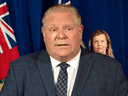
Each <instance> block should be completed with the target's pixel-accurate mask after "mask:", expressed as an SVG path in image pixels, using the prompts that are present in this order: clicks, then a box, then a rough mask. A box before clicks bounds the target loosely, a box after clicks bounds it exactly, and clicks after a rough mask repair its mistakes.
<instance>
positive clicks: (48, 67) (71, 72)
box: [0, 4, 128, 96]
mask: <svg viewBox="0 0 128 96" xmlns="http://www.w3.org/2000/svg"><path fill="white" fill-rule="evenodd" d="M42 23H43V27H42V33H43V36H44V42H45V45H46V50H42V51H39V52H36V53H33V54H29V55H26V56H22V57H20V58H19V59H17V60H15V61H13V62H11V64H10V70H9V72H8V77H7V79H6V82H5V85H4V87H3V89H2V92H1V93H0V96H128V82H127V79H126V78H125V76H124V74H123V70H122V67H121V64H120V63H119V62H118V61H117V60H115V59H113V58H111V57H108V56H106V55H102V54H99V53H95V52H90V51H88V50H87V49H84V48H82V47H80V42H81V40H82V32H83V25H81V17H80V15H79V14H78V12H77V10H76V9H75V8H74V7H73V6H68V5H63V4H60V5H56V6H53V7H51V8H50V9H48V10H47V11H46V13H45V14H44V17H43V20H42ZM62 62H63V64H67V65H68V67H67V69H66V71H65V72H66V74H68V75H65V77H67V79H65V80H67V81H68V82H67V84H63V83H65V82H62V84H63V86H65V85H66V87H65V89H66V91H65V92H66V95H58V93H57V92H58V91H59V90H61V87H60V89H57V86H59V84H58V83H59V80H58V78H59V74H60V73H59V72H60V71H62V69H61V68H60V66H58V65H59V64H60V63H62ZM63 86H62V87H63ZM65 89H63V90H62V91H61V93H63V91H64V90H65ZM57 90H58V91H57ZM61 93H59V94H61ZM64 94H65V93H64Z"/></svg>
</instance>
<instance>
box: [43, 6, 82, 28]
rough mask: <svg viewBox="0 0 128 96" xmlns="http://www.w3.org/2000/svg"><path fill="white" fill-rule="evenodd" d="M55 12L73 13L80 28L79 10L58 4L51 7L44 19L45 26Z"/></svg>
mask: <svg viewBox="0 0 128 96" xmlns="http://www.w3.org/2000/svg"><path fill="white" fill-rule="evenodd" d="M54 12H72V13H73V14H74V16H75V22H76V24H77V25H78V26H80V25H81V16H80V14H79V13H78V10H77V9H76V8H75V7H73V6H71V5H65V4H57V5H55V6H52V7H50V8H49V9H48V10H47V11H46V12H45V13H44V16H43V18H42V23H43V24H45V22H46V18H47V16H48V15H49V14H51V13H54Z"/></svg>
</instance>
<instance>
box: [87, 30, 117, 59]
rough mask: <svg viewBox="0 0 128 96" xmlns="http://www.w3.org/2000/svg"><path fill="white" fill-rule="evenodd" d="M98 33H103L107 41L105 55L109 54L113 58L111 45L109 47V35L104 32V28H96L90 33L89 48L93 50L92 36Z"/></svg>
mask: <svg viewBox="0 0 128 96" xmlns="http://www.w3.org/2000/svg"><path fill="white" fill-rule="evenodd" d="M100 34H104V35H105V37H106V41H107V48H106V55H108V56H110V57H112V58H115V57H114V55H113V50H112V47H111V40H110V37H109V35H108V34H107V32H105V31H104V30H96V31H94V32H93V33H92V35H91V37H90V39H89V50H92V51H93V37H94V36H97V35H100Z"/></svg>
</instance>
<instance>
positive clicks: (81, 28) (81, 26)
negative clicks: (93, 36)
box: [80, 25, 84, 39]
mask: <svg viewBox="0 0 128 96" xmlns="http://www.w3.org/2000/svg"><path fill="white" fill-rule="evenodd" d="M83 28H84V26H83V25H80V34H81V39H82V35H83Z"/></svg>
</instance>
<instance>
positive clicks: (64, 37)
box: [57, 30, 67, 40]
mask: <svg viewBox="0 0 128 96" xmlns="http://www.w3.org/2000/svg"><path fill="white" fill-rule="evenodd" d="M57 38H58V39H61V40H63V39H66V38H67V36H66V34H65V31H64V30H59V32H58V35H57Z"/></svg>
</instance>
